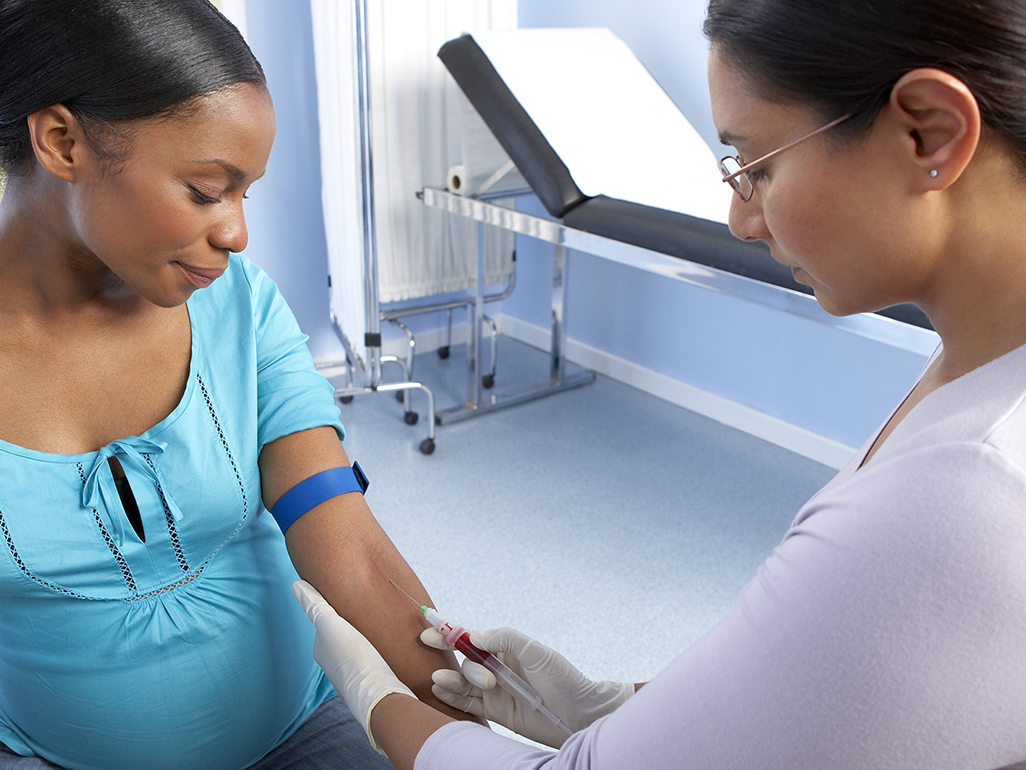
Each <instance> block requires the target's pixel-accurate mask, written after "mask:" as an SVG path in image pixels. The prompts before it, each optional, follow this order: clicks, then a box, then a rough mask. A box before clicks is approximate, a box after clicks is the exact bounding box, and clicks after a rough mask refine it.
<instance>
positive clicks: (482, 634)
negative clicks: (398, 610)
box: [420, 628, 634, 748]
mask: <svg viewBox="0 0 1026 770" xmlns="http://www.w3.org/2000/svg"><path fill="white" fill-rule="evenodd" d="M420 638H421V641H423V642H424V643H425V644H426V645H428V646H429V647H435V648H437V649H443V650H444V649H450V648H449V647H448V646H447V645H446V643H445V639H444V638H443V637H442V635H441V634H440V633H438V631H436V630H435V629H434V628H429V629H426V630H425V631H424V632H423V633H422V634H421V635H420ZM470 641H471V642H472V643H473V644H474V646H476V647H478V648H480V649H482V650H485V651H487V652H490V653H492V654H493V655H495V656H496V657H498V658H499V660H501V661H502V662H503V663H505V664H506V665H507V666H509V667H510V668H511V669H513V671H514V672H516V673H517V674H519V675H520V676H521V677H522V678H523V679H525V680H527V682H528V683H529V684H530V685H531V686H532V687H534V689H535V690H537V691H538V694H539V695H541V696H542V703H544V704H545V706H546V707H547V708H548V709H549V710H550V711H551V712H552V713H554V714H555V715H556V716H557V717H559V718H560V719H561V720H562V721H563V723H564V724H566V725H567V726H568V727H569V728H570V729H571V730H574V731H577V730H582V729H584V728H585V727H587V726H588V725H590V724H591V723H592V722H594V721H595V720H596V719H598V718H599V717H602V716H605V715H606V714H609V713H611V712H613V711H615V710H616V709H617V708H618V707H619V706H620V705H621V704H622V703H623V702H624V701H626V700H627V699H628V698H629V697H631V695H633V694H634V685H633V684H626V683H622V682H593V681H592V680H591V679H588V677H586V676H585V675H584V674H582V673H581V672H580V671H578V670H577V668H576V667H575V666H574V665H573V664H572V663H570V661H568V660H567V659H566V658H564V657H563V656H562V655H560V654H559V653H558V652H556V651H555V650H553V649H552V648H550V647H546V646H545V645H544V644H541V643H540V642H537V641H535V640H534V639H532V638H531V637H529V636H525V635H524V634H522V633H520V632H519V631H516V630H514V629H512V628H497V629H492V630H490V631H470ZM462 671H463V675H462V676H460V674H458V673H457V672H455V671H451V670H447V669H443V670H439V671H435V672H434V674H433V675H432V677H431V678H432V680H433V681H434V685H433V686H432V688H431V691H432V692H433V693H434V694H435V695H436V696H437V697H438V699H439V700H441V701H442V702H444V703H448V704H449V705H450V706H453V707H455V708H458V709H460V710H462V711H466V712H469V713H471V714H475V715H477V716H479V717H484V718H485V719H489V720H491V721H492V722H498V723H499V724H501V725H502V726H504V727H507V728H509V729H510V730H512V731H513V732H515V733H519V734H520V735H523V736H525V737H527V738H530V739H531V740H533V741H537V742H539V743H544V744H546V745H548V746H553V747H555V748H559V747H560V746H562V745H563V742H564V741H566V739H567V737H568V736H567V734H566V733H565V732H563V731H562V730H560V729H559V728H558V727H556V726H555V725H554V724H552V722H550V721H549V720H548V719H546V718H545V717H544V716H542V715H541V714H540V713H538V712H537V711H528V710H527V709H526V708H525V707H524V706H522V705H520V704H519V703H518V702H517V701H515V700H514V699H513V697H512V696H510V695H509V694H507V693H506V692H505V690H503V689H502V688H501V687H496V686H495V675H494V674H492V672H491V671H489V670H488V669H486V668H485V667H484V666H481V665H479V664H477V663H473V662H471V661H469V660H465V661H463V666H462Z"/></svg>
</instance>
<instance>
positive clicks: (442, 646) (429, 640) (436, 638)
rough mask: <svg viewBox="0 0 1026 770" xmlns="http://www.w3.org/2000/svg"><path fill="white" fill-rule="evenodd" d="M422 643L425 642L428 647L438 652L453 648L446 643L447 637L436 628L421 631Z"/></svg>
mask: <svg viewBox="0 0 1026 770" xmlns="http://www.w3.org/2000/svg"><path fill="white" fill-rule="evenodd" d="M420 641H422V642H424V644H426V645H427V646H428V647H434V648H435V649H436V650H451V649H452V647H450V646H449V645H448V644H446V643H445V637H444V636H442V635H441V634H440V633H439V632H438V631H437V630H436V629H434V628H425V629H424V630H423V631H421V632H420Z"/></svg>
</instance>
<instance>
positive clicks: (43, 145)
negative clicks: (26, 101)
mask: <svg viewBox="0 0 1026 770" xmlns="http://www.w3.org/2000/svg"><path fill="white" fill-rule="evenodd" d="M28 129H29V137H30V138H31V140H32V150H33V152H34V153H35V156H36V160H37V161H38V162H39V165H40V166H42V167H43V168H44V169H46V170H47V171H49V172H50V173H51V174H53V175H54V176H56V177H58V178H59V179H63V180H64V181H66V182H72V181H74V180H75V176H76V173H77V172H78V170H79V168H80V167H81V165H82V163H83V162H88V161H89V160H90V159H92V158H94V157H95V155H94V153H93V152H92V151H91V150H90V148H89V142H88V141H87V140H86V135H85V131H84V130H83V128H82V123H81V122H80V121H79V120H78V118H76V117H75V115H74V113H72V111H71V110H69V109H68V108H67V107H65V106H64V105H63V104H54V105H52V106H50V107H44V108H43V109H41V110H36V111H35V112H33V113H32V114H31V115H29V116H28Z"/></svg>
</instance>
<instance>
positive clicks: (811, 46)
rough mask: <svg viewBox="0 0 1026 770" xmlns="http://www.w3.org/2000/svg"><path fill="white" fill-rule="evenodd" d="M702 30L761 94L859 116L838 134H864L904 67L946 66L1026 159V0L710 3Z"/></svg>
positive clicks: (834, 113)
mask: <svg viewBox="0 0 1026 770" xmlns="http://www.w3.org/2000/svg"><path fill="white" fill-rule="evenodd" d="M704 30H705V34H706V37H707V38H709V40H710V41H711V43H712V44H713V46H714V47H716V48H717V50H719V51H720V52H722V54H723V55H725V56H726V57H727V61H729V62H730V63H731V64H732V65H733V66H735V67H737V68H738V70H739V71H740V72H742V73H743V74H744V75H745V77H746V79H747V80H748V82H749V83H750V84H751V86H752V87H753V88H754V90H755V92H756V93H757V95H759V96H763V97H767V98H771V99H774V100H788V101H794V102H798V103H804V104H807V105H809V106H811V107H813V108H815V109H817V110H818V111H819V112H820V113H822V115H823V117H824V118H825V119H830V118H834V117H840V116H841V115H845V114H847V113H855V117H854V118H852V119H851V120H848V121H845V123H843V124H841V126H839V127H838V129H835V131H837V132H838V133H839V134H840V135H842V136H843V135H845V134H847V135H848V136H850V137H851V136H858V135H862V134H864V133H865V132H866V131H867V130H868V129H869V127H870V126H871V125H872V123H873V121H874V119H875V118H876V116H877V114H878V113H879V111H880V109H881V108H882V107H883V106H884V104H886V103H887V100H888V98H889V97H890V92H891V89H892V88H893V87H894V84H895V83H896V82H897V81H898V79H899V78H901V76H902V75H904V74H905V73H907V72H909V71H910V70H913V69H916V68H919V67H935V68H937V69H940V70H943V71H945V72H947V73H949V74H951V75H954V76H955V77H957V78H959V79H960V80H961V81H962V82H964V83H965V84H966V85H967V86H968V87H969V89H970V90H971V91H972V93H973V95H974V96H975V97H976V101H977V102H978V104H979V106H980V112H981V114H982V116H983V122H984V124H985V125H987V126H989V127H990V128H993V129H996V130H997V131H999V132H1002V133H1003V134H1004V135H1005V136H1006V137H1007V138H1008V139H1009V140H1010V144H1011V147H1012V149H1013V151H1014V152H1015V153H1016V154H1017V155H1018V159H1019V161H1020V163H1021V164H1023V165H1024V166H1026V0H972V2H967V0H711V2H710V3H709V8H708V13H707V16H706V20H705V26H704Z"/></svg>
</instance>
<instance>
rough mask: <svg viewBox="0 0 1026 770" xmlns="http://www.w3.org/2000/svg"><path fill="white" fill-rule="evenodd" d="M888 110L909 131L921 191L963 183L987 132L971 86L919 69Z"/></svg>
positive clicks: (897, 88) (899, 87) (906, 78)
mask: <svg viewBox="0 0 1026 770" xmlns="http://www.w3.org/2000/svg"><path fill="white" fill-rule="evenodd" d="M888 106H889V107H890V108H891V109H892V110H893V113H892V114H893V115H894V116H895V117H896V119H897V120H898V123H899V125H900V126H901V128H902V130H903V131H904V136H905V142H906V149H907V158H908V160H909V162H910V163H911V164H912V165H913V167H914V168H915V170H916V172H917V173H918V176H917V177H916V178H917V179H919V180H921V189H923V190H940V189H944V188H945V187H947V186H948V185H950V184H952V183H953V182H954V181H955V180H956V179H958V178H959V176H961V174H962V172H963V171H965V168H966V166H968V165H969V162H970V161H971V160H972V158H973V155H974V153H975V152H976V147H977V145H978V144H979V142H980V133H981V131H982V126H983V121H982V119H981V118H980V107H979V105H978V104H977V102H976V97H974V96H973V94H972V92H971V91H970V90H969V88H968V86H966V84H965V83H963V82H962V81H961V80H959V79H958V78H956V77H954V76H953V75H950V74H948V73H947V72H944V71H942V70H938V69H932V68H925V67H924V68H920V69H914V70H912V71H911V72H908V73H906V74H905V75H903V76H902V77H901V79H900V80H898V82H897V83H895V85H894V88H893V89H891V98H890V101H889V103H888Z"/></svg>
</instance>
